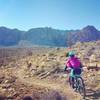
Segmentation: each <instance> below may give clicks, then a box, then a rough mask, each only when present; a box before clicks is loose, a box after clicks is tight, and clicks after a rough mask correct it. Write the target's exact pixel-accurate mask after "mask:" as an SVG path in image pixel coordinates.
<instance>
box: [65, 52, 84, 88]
mask: <svg viewBox="0 0 100 100" xmlns="http://www.w3.org/2000/svg"><path fill="white" fill-rule="evenodd" d="M66 57H69V58H68V60H66V66H65V69H64V71H67V69H69V68H70V69H71V72H70V76H73V75H76V74H77V75H80V74H81V72H82V64H81V61H80V60H79V59H78V58H77V57H76V56H75V54H74V52H73V51H70V52H68V53H67V54H66ZM72 82H73V83H74V77H72ZM73 88H74V85H73Z"/></svg>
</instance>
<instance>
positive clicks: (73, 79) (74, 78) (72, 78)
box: [69, 69, 86, 99]
mask: <svg viewBox="0 0 100 100" xmlns="http://www.w3.org/2000/svg"><path fill="white" fill-rule="evenodd" d="M73 71H74V70H73V69H71V70H70V75H69V84H70V86H71V87H72V88H73V89H75V91H77V92H79V93H80V95H82V96H83V98H84V99H85V96H86V90H85V84H84V80H83V78H82V77H81V74H73Z"/></svg>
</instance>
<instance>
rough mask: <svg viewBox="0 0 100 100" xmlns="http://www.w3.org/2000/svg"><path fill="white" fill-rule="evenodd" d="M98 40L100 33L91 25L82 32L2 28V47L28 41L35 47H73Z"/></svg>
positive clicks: (44, 28) (0, 33)
mask: <svg viewBox="0 0 100 100" xmlns="http://www.w3.org/2000/svg"><path fill="white" fill-rule="evenodd" d="M96 40H100V31H99V30H97V29H96V28H95V27H94V26H91V25H88V26H86V27H84V28H83V29H80V30H59V29H54V28H51V27H39V28H31V29H29V30H28V31H21V30H18V29H16V28H14V29H9V28H6V27H3V26H2V27H0V46H15V45H18V44H20V41H21V42H22V41H28V42H30V43H31V44H33V45H47V46H71V45H72V44H75V43H76V42H89V41H96ZM23 44H25V43H23Z"/></svg>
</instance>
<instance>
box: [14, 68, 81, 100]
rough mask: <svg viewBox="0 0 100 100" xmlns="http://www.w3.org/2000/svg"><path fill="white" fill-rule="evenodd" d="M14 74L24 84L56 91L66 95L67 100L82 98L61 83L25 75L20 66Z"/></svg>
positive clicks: (79, 99)
mask: <svg viewBox="0 0 100 100" xmlns="http://www.w3.org/2000/svg"><path fill="white" fill-rule="evenodd" d="M14 74H16V76H17V77H18V79H19V80H20V81H21V82H22V83H24V84H26V85H33V86H37V87H43V88H47V89H51V90H54V91H57V92H59V93H60V94H63V95H64V96H65V97H67V98H68V100H82V97H81V96H80V95H79V94H78V93H76V92H74V91H73V90H72V89H71V88H70V87H69V86H67V85H65V84H63V83H61V84H59V83H54V82H51V81H48V80H39V79H37V78H35V77H34V78H33V77H26V76H25V72H24V70H23V69H22V68H21V69H18V70H17V71H16V73H14Z"/></svg>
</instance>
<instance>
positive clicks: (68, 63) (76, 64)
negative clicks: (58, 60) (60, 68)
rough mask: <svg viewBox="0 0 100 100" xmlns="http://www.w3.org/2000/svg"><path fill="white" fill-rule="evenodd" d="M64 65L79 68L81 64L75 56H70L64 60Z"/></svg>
mask: <svg viewBox="0 0 100 100" xmlns="http://www.w3.org/2000/svg"><path fill="white" fill-rule="evenodd" d="M66 66H67V67H73V68H79V67H80V66H81V62H80V60H79V59H78V58H77V57H70V58H69V59H68V60H67V61H66Z"/></svg>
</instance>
